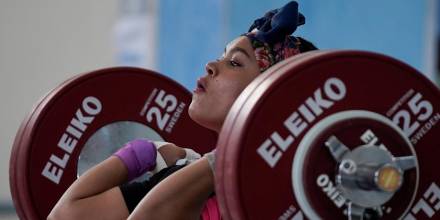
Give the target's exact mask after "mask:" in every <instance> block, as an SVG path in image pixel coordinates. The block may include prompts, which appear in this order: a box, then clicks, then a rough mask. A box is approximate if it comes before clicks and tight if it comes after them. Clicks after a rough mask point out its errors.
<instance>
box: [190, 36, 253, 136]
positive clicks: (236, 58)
mask: <svg viewBox="0 0 440 220" xmlns="http://www.w3.org/2000/svg"><path fill="white" fill-rule="evenodd" d="M259 74H260V70H259V67H258V64H257V61H256V59H255V55H254V50H253V48H252V46H251V43H250V41H249V39H248V38H247V37H239V38H237V39H235V40H233V41H232V42H231V43H229V44H228V45H227V46H226V48H225V52H224V54H223V56H222V57H221V58H220V59H218V60H216V61H213V62H209V63H208V64H206V73H205V75H203V76H202V77H201V78H199V79H198V81H197V87H196V89H195V90H194V94H193V98H192V102H191V105H190V106H189V115H190V116H191V118H192V119H193V120H194V121H196V122H197V123H199V124H200V125H202V126H204V127H206V128H209V129H211V130H214V131H217V132H220V129H221V127H222V125H223V121H224V120H225V118H226V115H227V113H228V111H229V109H230V108H231V106H232V104H233V103H234V101H235V99H236V98H237V97H238V95H240V93H241V91H243V89H244V88H245V87H246V86H247V85H248V84H249V83H250V82H251V81H252V80H253V79H255V78H256V77H257V76H258V75H259Z"/></svg>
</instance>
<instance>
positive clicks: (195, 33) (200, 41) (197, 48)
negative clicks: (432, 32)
mask: <svg viewBox="0 0 440 220" xmlns="http://www.w3.org/2000/svg"><path fill="white" fill-rule="evenodd" d="M428 1H429V0H420V1H414V0H387V1H383V0H382V1H380V0H369V1H360V0H332V1H324V0H303V1H299V3H300V11H301V12H302V13H303V14H304V15H305V16H306V25H305V26H301V27H300V28H298V30H297V32H296V33H295V35H299V36H303V37H305V38H307V39H309V40H311V41H312V42H313V43H315V44H316V45H317V46H318V47H319V48H321V49H361V50H369V51H375V52H380V53H384V54H387V55H390V56H392V57H395V58H397V59H400V60H402V61H404V62H406V63H408V64H410V65H412V66H413V67H415V68H417V69H419V70H421V71H423V70H424V67H423V64H424V60H423V59H424V48H425V34H426V31H425V29H426V25H425V22H426V16H427V15H426V14H427V13H426V12H427V7H428V5H427V4H428V3H427V2H428ZM158 2H159V4H160V7H159V8H160V13H159V15H160V18H159V21H160V23H159V25H158V26H159V29H160V30H159V49H158V60H159V65H158V66H159V71H160V72H162V73H165V74H167V75H169V76H171V77H173V78H174V79H176V80H178V81H180V82H181V83H182V84H184V85H185V86H186V87H188V88H189V89H192V88H193V87H194V85H195V80H196V79H197V77H198V76H200V75H202V74H203V73H204V65H205V63H206V62H208V61H209V60H212V59H215V58H217V57H218V56H220V54H221V53H222V50H223V48H224V46H225V45H226V42H228V41H230V40H232V39H233V38H235V37H236V36H238V35H239V34H241V33H244V32H245V31H247V29H248V27H249V25H250V24H251V23H252V21H253V20H254V19H255V18H257V17H260V16H262V15H263V14H264V12H266V11H267V10H268V9H272V8H277V7H280V6H282V5H284V4H285V3H286V2H288V1H281V0H271V1H255V0H236V1H233V0H224V1H222V0H205V1H203V0H185V1H175V0H174V1H173V0H160V1H158Z"/></svg>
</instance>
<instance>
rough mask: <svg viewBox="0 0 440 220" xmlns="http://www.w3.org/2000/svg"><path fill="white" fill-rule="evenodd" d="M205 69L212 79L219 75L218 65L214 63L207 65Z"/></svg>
mask: <svg viewBox="0 0 440 220" xmlns="http://www.w3.org/2000/svg"><path fill="white" fill-rule="evenodd" d="M205 69H206V73H207V74H208V75H209V76H211V77H214V76H216V75H217V74H218V69H217V65H216V64H215V62H214V61H211V62H209V63H207V64H206V66H205Z"/></svg>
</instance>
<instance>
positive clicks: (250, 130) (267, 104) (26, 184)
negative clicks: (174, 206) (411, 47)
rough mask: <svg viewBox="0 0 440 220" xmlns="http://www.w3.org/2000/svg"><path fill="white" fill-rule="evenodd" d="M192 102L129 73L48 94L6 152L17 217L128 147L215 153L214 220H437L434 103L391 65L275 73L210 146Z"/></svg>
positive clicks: (329, 54)
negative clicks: (153, 144)
mask: <svg viewBox="0 0 440 220" xmlns="http://www.w3.org/2000/svg"><path fill="white" fill-rule="evenodd" d="M190 100H191V94H190V93H189V92H188V91H187V90H186V89H185V88H183V87H182V86H180V85H179V84H178V83H176V82H174V81H173V80H171V79H169V78H166V77H164V76H162V75H160V74H157V73H155V72H153V71H149V70H144V69H138V68H129V67H118V68H109V69H103V70H98V71H94V72H91V73H86V74H82V75H79V76H77V77H74V78H72V79H70V80H68V81H66V82H65V83H63V84H62V85H60V86H59V87H57V88H56V89H54V90H53V91H51V92H50V93H49V94H48V95H46V96H45V97H44V98H43V99H42V100H41V101H39V102H38V104H37V105H36V106H35V108H34V109H33V110H32V111H31V113H30V114H29V116H28V117H27V118H26V119H25V120H24V121H23V123H22V125H21V127H20V129H19V131H18V133H17V135H16V139H15V141H14V146H13V149H12V154H11V160H10V185H11V192H12V196H13V200H14V204H15V207H16V209H17V213H18V215H19V217H20V218H23V219H45V218H46V217H47V215H48V213H49V212H50V210H51V209H52V207H53V206H54V205H55V203H56V202H57V200H58V199H59V198H60V197H61V195H62V194H63V192H64V191H65V190H66V189H67V188H68V187H69V185H70V184H71V183H72V182H73V181H74V180H75V179H76V178H77V175H80V174H81V173H82V172H84V171H85V170H87V169H88V168H90V167H91V166H93V165H94V164H96V163H98V162H100V161H102V160H103V159H105V158H106V157H108V156H109V155H111V154H112V153H113V152H114V151H116V150H117V149H118V148H119V147H120V146H122V144H123V143H125V142H127V141H129V140H131V139H134V138H138V137H146V138H150V139H153V140H165V141H168V142H173V143H175V144H176V145H178V146H183V147H190V148H193V149H195V150H196V151H197V152H199V153H205V152H208V151H210V150H211V149H212V148H214V147H215V146H217V162H216V168H215V176H216V194H217V198H218V201H219V206H220V210H221V213H222V216H223V218H224V219H279V220H284V219H294V220H299V219H306V218H308V219H405V220H412V219H428V218H432V217H438V213H437V211H438V210H439V209H440V188H439V184H440V175H437V174H436V172H435V164H436V163H435V161H436V158H437V155H440V148H439V147H440V139H439V138H438V137H436V135H437V136H438V135H439V134H440V126H439V125H438V122H439V121H440V110H439V108H440V92H439V90H438V88H437V87H436V86H435V85H433V84H432V83H431V82H430V81H429V80H428V79H426V78H425V77H424V76H423V75H422V74H420V73H419V72H418V71H417V70H415V69H413V68H412V67H410V66H408V65H406V64H404V63H402V62H400V61H398V60H395V59H393V58H390V57H387V56H384V55H380V54H376V53H371V52H362V51H313V52H308V53H304V54H300V55H297V56H294V57H292V58H290V59H287V60H285V61H283V62H280V63H278V64H277V65H275V66H273V67H271V68H270V69H269V70H267V71H266V72H265V73H264V74H262V75H260V76H259V77H257V78H256V79H255V80H254V81H253V82H252V83H251V84H250V85H248V86H247V87H246V89H245V90H244V91H243V92H242V93H241V95H240V96H239V97H238V98H237V100H236V101H235V103H234V104H233V106H232V108H231V110H230V112H229V113H228V116H227V118H226V120H225V122H224V125H223V128H222V131H221V132H220V134H219V136H218V138H217V137H216V134H214V133H212V132H211V131H209V130H207V129H204V128H202V127H200V126H198V125H197V124H195V123H194V122H193V121H191V119H190V118H189V116H188V114H187V107H188V105H189V103H190ZM49 192H50V193H49Z"/></svg>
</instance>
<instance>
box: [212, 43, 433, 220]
mask: <svg viewBox="0 0 440 220" xmlns="http://www.w3.org/2000/svg"><path fill="white" fill-rule="evenodd" d="M348 110H362V111H368V112H373V113H378V114H380V115H382V116H384V117H385V118H388V119H389V120H390V121H393V122H394V123H395V125H397V126H398V127H399V128H400V129H402V130H403V131H404V133H405V134H406V136H407V138H408V139H409V140H410V142H411V143H412V145H413V147H414V149H415V152H416V155H417V158H418V164H419V174H420V175H419V176H420V177H419V179H418V187H415V186H409V188H408V190H409V191H411V187H412V188H413V189H414V188H417V191H416V193H415V200H414V202H413V203H412V204H411V205H410V203H411V201H404V202H402V206H407V205H410V207H401V209H399V210H409V212H407V213H400V216H402V215H403V216H408V218H411V217H413V216H414V217H415V218H417V219H426V218H430V217H432V216H434V215H435V216H437V215H439V214H437V213H436V210H437V209H439V207H440V205H439V203H438V201H439V198H438V197H440V189H439V187H438V186H439V185H440V176H439V175H436V174H435V172H433V169H434V167H435V160H436V157H437V155H439V153H440V148H438V147H436V146H439V145H440V139H438V138H437V137H436V135H438V134H440V126H439V125H438V121H439V120H440V92H439V90H438V88H437V87H436V86H434V85H433V84H432V83H431V82H430V81H429V80H428V79H426V78H425V77H424V76H423V75H422V74H420V73H419V72H418V71H417V70H415V69H413V68H411V67H409V66H408V65H406V64H403V63H402V62H400V61H397V60H395V59H393V58H390V57H386V56H383V55H379V54H375V53H370V52H360V51H320V52H314V53H312V54H310V55H303V56H302V57H300V58H296V59H289V60H287V61H285V62H283V63H280V64H278V65H276V66H274V67H273V68H271V69H270V70H268V72H267V73H265V74H262V75H261V76H260V77H258V78H257V79H256V80H254V82H252V83H251V84H250V85H249V86H248V87H247V88H246V89H245V91H244V92H243V93H242V94H241V95H240V97H239V98H238V99H237V101H236V102H235V103H234V105H233V107H232V109H231V111H230V113H229V115H228V117H227V119H226V121H225V124H224V126H223V129H222V132H221V133H220V136H219V141H218V145H217V148H218V150H217V158H218V159H217V162H216V177H217V185H216V192H217V195H218V199H219V202H220V208H221V210H222V213H223V215H224V217H225V219H300V218H301V217H304V218H307V216H306V215H305V213H304V210H302V209H303V207H304V205H303V204H300V202H299V201H298V198H297V197H296V196H295V193H294V186H293V178H294V177H293V176H292V170H293V162H294V157H295V155H296V154H297V153H298V152H297V150H298V146H299V144H300V143H301V142H302V140H303V138H304V135H305V134H307V133H308V132H309V130H310V129H311V128H313V127H314V126H315V125H316V124H317V123H319V122H320V121H322V120H323V119H325V118H327V117H328V116H330V115H333V114H335V113H338V112H342V111H348ZM311 152H312V153H311V154H312V155H310V157H308V158H310V159H309V160H307V161H306V163H304V164H303V170H304V173H305V174H304V175H306V176H307V175H308V174H310V176H308V177H307V178H310V181H309V182H307V181H305V182H304V183H305V184H315V185H316V180H317V178H318V176H316V175H317V174H316V172H312V171H313V170H316V169H315V168H316V167H326V169H331V168H335V169H336V167H335V164H334V162H333V161H331V164H330V162H329V161H326V160H321V157H324V156H319V155H313V154H314V153H315V152H314V151H311ZM401 153H402V152H401ZM406 153H407V152H406ZM402 154H403V153H402ZM326 156H327V157H329V158H330V157H331V156H330V154H328V153H327V155H326ZM328 172H330V171H328ZM333 172H335V171H333ZM313 175H315V176H313ZM405 175H406V174H405ZM411 175H412V174H409V175H408V176H411ZM329 176H331V177H332V181H334V178H333V174H331V175H329ZM405 178H407V176H405ZM313 180H315V182H314V183H312V182H313ZM410 183H411V182H410ZM306 189H307V190H309V191H307V192H306V193H305V195H303V196H304V197H307V199H309V200H312V201H315V200H318V199H317V198H319V196H321V197H322V198H323V199H322V200H323V201H322V203H323V204H324V205H323V206H320V207H318V206H313V208H314V209H316V210H314V211H316V213H318V214H319V216H320V217H321V218H323V219H332V218H334V217H335V215H332V214H334V213H336V212H338V214H340V215H342V213H343V209H345V208H346V207H347V205H348V204H343V208H341V209H338V208H337V207H336V206H335V205H333V206H332V202H331V201H330V200H331V198H329V197H325V196H324V192H323V191H322V190H321V189H319V190H317V189H313V188H310V187H309V188H307V187H306ZM406 200H408V198H406ZM390 202H392V200H391V201H390ZM325 204H329V205H328V206H327V205H325ZM421 207H423V209H422V208H421ZM401 212H404V211H401ZM393 216H394V217H395V216H398V214H393V215H387V213H386V212H385V213H384V217H383V219H393Z"/></svg>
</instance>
